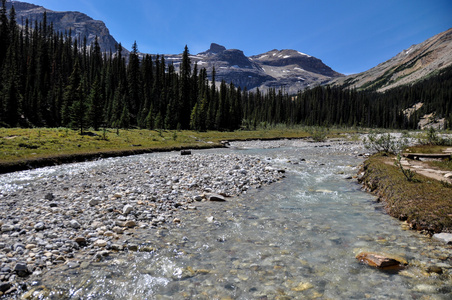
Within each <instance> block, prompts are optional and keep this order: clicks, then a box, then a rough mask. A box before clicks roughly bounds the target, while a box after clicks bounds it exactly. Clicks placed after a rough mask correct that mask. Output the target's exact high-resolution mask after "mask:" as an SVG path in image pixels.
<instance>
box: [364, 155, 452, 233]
mask: <svg viewBox="0 0 452 300" xmlns="http://www.w3.org/2000/svg"><path fill="white" fill-rule="evenodd" d="M388 160H390V161H394V158H393V157H388V156H383V155H381V154H376V155H374V156H372V157H370V158H369V159H368V160H366V162H365V163H364V165H363V171H364V172H365V173H364V176H363V178H362V179H361V181H362V182H363V184H364V185H365V186H366V187H367V188H368V189H369V191H371V192H373V193H375V194H376V195H377V196H378V197H379V200H381V201H383V202H384V204H385V208H386V211H387V212H388V213H389V214H390V215H391V216H393V217H396V218H399V219H400V220H406V221H407V222H408V223H409V224H410V226H411V227H412V228H413V229H416V230H420V231H422V230H425V231H427V232H429V233H434V232H452V187H450V186H447V185H446V184H444V183H442V182H440V181H437V180H434V179H430V178H427V177H424V176H422V175H419V174H416V175H415V180H414V181H412V182H410V181H408V180H407V178H406V177H405V176H404V175H403V174H402V172H401V170H400V169H399V168H398V167H396V166H393V165H391V164H387V163H386V162H387V161H388Z"/></svg>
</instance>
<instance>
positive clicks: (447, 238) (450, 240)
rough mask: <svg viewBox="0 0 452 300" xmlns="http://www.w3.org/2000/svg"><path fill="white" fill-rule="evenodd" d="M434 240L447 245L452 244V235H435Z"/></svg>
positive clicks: (443, 233)
mask: <svg viewBox="0 0 452 300" xmlns="http://www.w3.org/2000/svg"><path fill="white" fill-rule="evenodd" d="M433 238H434V239H435V240H438V241H441V242H444V243H446V244H452V233H445V232H442V233H435V234H434V235H433Z"/></svg>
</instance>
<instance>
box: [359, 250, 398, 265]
mask: <svg viewBox="0 0 452 300" xmlns="http://www.w3.org/2000/svg"><path fill="white" fill-rule="evenodd" d="M356 259H357V260H359V261H360V262H362V263H365V264H367V265H369V266H371V267H377V268H388V267H392V266H398V265H406V264H407V261H406V260H404V259H403V258H397V259H396V258H395V257H394V256H392V255H389V254H385V253H376V252H360V253H358V255H356Z"/></svg>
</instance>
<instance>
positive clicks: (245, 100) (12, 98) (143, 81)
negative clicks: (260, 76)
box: [0, 0, 452, 131]
mask: <svg viewBox="0 0 452 300" xmlns="http://www.w3.org/2000/svg"><path fill="white" fill-rule="evenodd" d="M15 19H16V18H15V11H14V7H13V8H12V9H11V10H10V11H9V12H7V11H6V8H5V0H2V8H1V10H0V76H1V83H0V126H2V127H16V126H20V127H72V128H78V129H81V130H82V131H83V130H84V129H86V128H90V127H91V128H93V129H94V130H98V129H99V128H101V127H109V128H147V129H181V130H183V129H193V130H198V131H204V130H236V129H240V128H247V129H253V128H256V127H257V126H260V125H262V124H264V125H267V124H268V125H275V124H286V125H288V126H292V125H298V124H302V125H320V126H331V125H339V126H365V127H386V128H416V126H417V122H418V121H419V118H420V117H421V116H422V114H424V113H429V112H431V111H436V113H437V115H438V116H439V117H445V118H446V119H447V126H448V127H449V128H451V127H452V116H451V114H452V110H451V103H452V101H451V94H452V88H451V87H452V84H451V83H452V79H451V78H452V76H451V73H452V71H451V68H448V69H446V70H445V71H443V72H442V73H440V74H438V75H437V76H435V77H431V78H430V79H428V80H424V81H422V82H419V83H417V84H415V85H412V86H406V87H400V88H396V89H392V90H390V91H387V92H385V93H376V92H363V91H361V92H359V91H356V90H350V89H343V88H341V87H316V88H313V89H309V90H306V91H300V92H299V93H298V94H296V95H289V94H287V93H286V92H285V91H284V90H275V89H270V90H268V91H266V92H261V91H259V90H256V91H247V90H246V89H244V90H242V89H241V88H240V87H235V86H234V85H233V84H232V83H226V82H225V81H221V82H220V83H217V84H216V83H215V82H216V80H215V69H213V70H211V71H210V74H211V75H210V76H208V75H207V70H206V69H205V68H201V69H199V68H198V66H197V64H196V63H195V64H192V62H191V60H190V53H189V50H188V48H187V47H185V49H184V51H183V55H182V61H181V63H180V65H179V66H178V67H177V68H176V66H174V65H173V64H168V63H167V62H166V61H165V57H164V55H144V56H143V55H140V53H139V52H138V46H137V43H136V42H135V43H134V44H133V46H132V51H131V52H130V55H129V56H128V57H125V56H124V55H123V53H122V46H121V44H119V45H118V46H117V47H116V49H115V50H114V51H110V52H108V53H102V52H101V49H100V47H99V44H98V43H97V40H95V41H94V42H93V43H92V44H90V45H88V44H87V42H86V38H84V37H78V38H72V37H71V36H72V33H71V32H70V31H69V32H57V31H55V30H54V29H53V25H52V24H48V23H47V18H46V14H45V13H44V15H43V19H42V21H41V22H37V21H34V22H33V23H32V24H30V23H31V22H30V21H29V20H25V24H24V25H23V26H19V25H18V24H16V21H15ZM417 102H423V103H424V106H423V107H422V108H421V110H419V111H418V112H417V113H415V114H412V115H411V116H410V118H407V117H406V116H405V115H404V114H403V109H405V108H407V107H410V106H412V105H413V104H415V103H417Z"/></svg>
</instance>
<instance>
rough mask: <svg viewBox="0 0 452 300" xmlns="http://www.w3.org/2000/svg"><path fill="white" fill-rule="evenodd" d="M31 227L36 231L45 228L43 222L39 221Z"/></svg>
mask: <svg viewBox="0 0 452 300" xmlns="http://www.w3.org/2000/svg"><path fill="white" fill-rule="evenodd" d="M33 228H34V229H35V230H36V231H41V230H44V229H45V225H44V223H43V222H39V223H36V224H35V226H33Z"/></svg>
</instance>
